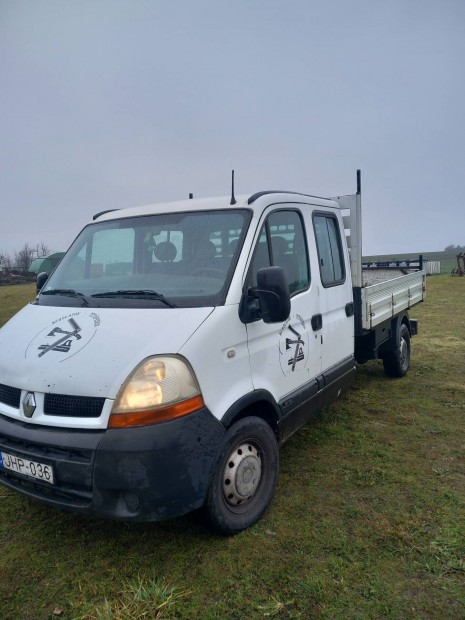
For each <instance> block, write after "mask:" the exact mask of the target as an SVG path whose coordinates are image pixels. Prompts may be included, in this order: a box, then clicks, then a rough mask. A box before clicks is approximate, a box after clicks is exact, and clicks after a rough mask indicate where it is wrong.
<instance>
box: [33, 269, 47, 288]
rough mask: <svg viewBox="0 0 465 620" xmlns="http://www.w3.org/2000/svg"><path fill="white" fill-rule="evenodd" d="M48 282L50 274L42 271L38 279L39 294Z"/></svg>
mask: <svg viewBox="0 0 465 620" xmlns="http://www.w3.org/2000/svg"><path fill="white" fill-rule="evenodd" d="M47 280H48V273H46V272H45V271H42V273H39V275H38V276H37V278H36V291H37V292H39V291H40V289H41V288H42V287H43V286H44V284H45V283H46V282H47Z"/></svg>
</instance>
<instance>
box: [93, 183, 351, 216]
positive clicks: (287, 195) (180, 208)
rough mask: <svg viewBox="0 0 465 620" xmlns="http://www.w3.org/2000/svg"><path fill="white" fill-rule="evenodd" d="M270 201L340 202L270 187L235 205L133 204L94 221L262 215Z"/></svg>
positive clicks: (224, 201) (216, 201)
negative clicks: (231, 212)
mask: <svg viewBox="0 0 465 620" xmlns="http://www.w3.org/2000/svg"><path fill="white" fill-rule="evenodd" d="M270 202H276V203H282V202H286V203H296V202H297V203H306V204H313V205H317V206H322V207H332V208H334V209H338V208H339V207H338V204H337V202H336V201H334V200H332V199H330V198H321V197H319V196H311V195H309V194H300V193H298V192H288V191H283V190H266V191H262V192H257V193H255V194H251V195H249V194H246V195H241V196H237V197H236V202H235V203H234V204H231V197H230V196H217V197H212V198H192V199H186V200H178V201H175V202H159V203H154V204H147V205H142V206H139V207H130V208H125V209H110V210H107V211H100V212H99V213H96V214H95V215H94V217H93V219H94V220H98V221H99V222H103V221H106V220H114V219H120V218H125V217H137V216H143V215H152V214H155V213H179V212H185V211H211V210H213V209H215V210H216V209H225V210H226V209H252V210H253V211H254V212H255V213H256V214H260V213H261V212H262V211H263V209H264V207H265V206H266V205H268V204H270Z"/></svg>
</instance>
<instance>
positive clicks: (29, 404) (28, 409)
mask: <svg viewBox="0 0 465 620" xmlns="http://www.w3.org/2000/svg"><path fill="white" fill-rule="evenodd" d="M36 407H37V405H36V397H35V396H34V392H28V393H27V394H26V396H25V397H24V400H23V412H24V415H25V416H26V418H32V414H33V413H34V411H35V410H36Z"/></svg>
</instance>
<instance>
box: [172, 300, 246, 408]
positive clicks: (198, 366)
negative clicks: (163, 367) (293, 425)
mask: <svg viewBox="0 0 465 620" xmlns="http://www.w3.org/2000/svg"><path fill="white" fill-rule="evenodd" d="M179 353H180V354H181V355H184V357H186V358H187V359H188V360H189V362H190V363H191V365H192V368H193V369H194V372H195V374H196V377H197V380H198V382H199V385H200V389H201V392H202V396H203V399H204V401H205V404H206V405H207V407H208V408H209V409H210V411H211V412H212V414H213V415H214V416H215V417H216V418H218V419H221V418H222V417H223V415H224V414H225V413H226V411H227V410H228V409H229V407H230V406H231V405H232V404H233V403H235V402H236V401H237V400H238V399H239V398H240V397H241V396H244V394H248V393H249V392H251V391H252V390H253V385H252V379H251V377H250V361H249V351H248V348H247V334H246V328H245V325H244V324H243V323H241V322H240V320H239V310H238V305H237V304H234V305H230V306H218V307H217V308H215V310H214V311H213V312H212V314H211V315H210V316H209V317H208V320H207V321H205V322H204V323H202V325H200V327H199V329H197V331H196V332H195V333H194V334H193V335H192V337H191V338H190V339H189V340H188V341H187V342H186V344H185V345H184V346H183V347H182V348H181V350H180V351H179Z"/></svg>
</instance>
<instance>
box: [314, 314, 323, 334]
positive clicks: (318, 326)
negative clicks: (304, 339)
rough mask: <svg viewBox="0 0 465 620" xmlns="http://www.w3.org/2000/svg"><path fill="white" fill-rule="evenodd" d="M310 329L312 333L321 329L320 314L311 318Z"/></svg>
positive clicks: (321, 319)
mask: <svg viewBox="0 0 465 620" xmlns="http://www.w3.org/2000/svg"><path fill="white" fill-rule="evenodd" d="M311 323H312V329H313V331H314V332H316V331H318V330H319V329H321V328H322V327H323V317H322V315H321V314H314V315H313V316H312V320H311Z"/></svg>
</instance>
